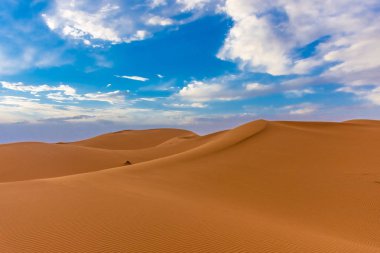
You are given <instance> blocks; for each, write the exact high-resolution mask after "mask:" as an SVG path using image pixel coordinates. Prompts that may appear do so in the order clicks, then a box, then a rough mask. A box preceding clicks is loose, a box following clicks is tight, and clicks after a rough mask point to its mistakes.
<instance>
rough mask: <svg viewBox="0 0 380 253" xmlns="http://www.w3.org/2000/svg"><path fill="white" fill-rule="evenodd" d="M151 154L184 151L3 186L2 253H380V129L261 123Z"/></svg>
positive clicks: (362, 124)
mask: <svg viewBox="0 0 380 253" xmlns="http://www.w3.org/2000/svg"><path fill="white" fill-rule="evenodd" d="M141 137H143V136H141ZM136 140H137V139H136ZM102 142H103V144H102V145H103V146H102V147H107V148H108V151H110V150H109V149H113V148H112V145H111V144H110V145H108V144H107V143H106V139H104V140H103V141H102ZM137 142H138V140H137ZM14 145H17V144H14ZM24 145H28V144H24ZM118 145H119V144H118ZM128 145H132V144H128ZM63 146H66V145H63ZM68 146H69V147H70V148H71V147H72V146H75V145H68ZM148 146H149V145H148ZM148 146H146V145H145V144H144V147H145V148H144V149H140V150H134V151H133V152H139V151H142V152H147V151H146V150H149V152H151V153H154V150H155V149H157V152H162V151H159V150H160V149H162V148H166V149H171V150H172V151H173V152H172V153H171V154H172V155H171V156H168V154H169V153H168V154H167V155H162V156H158V155H157V157H160V158H158V159H154V158H151V159H146V160H145V162H140V163H136V164H134V165H131V166H124V167H117V168H109V169H103V170H100V171H95V172H90V173H82V174H75V175H70V176H63V177H57V178H45V179H35V180H27V181H19V182H5V183H1V184H0V210H1V215H0V252H302V253H305V252H380V201H379V199H380V124H378V123H377V122H372V121H359V122H358V121H350V122H345V123H323V122H266V121H256V122H252V123H249V124H246V125H243V126H241V127H238V128H236V129H233V130H230V131H226V132H221V133H218V134H215V135H210V136H206V137H197V136H194V135H192V136H190V135H187V137H183V136H182V137H178V135H177V136H173V137H171V138H169V139H167V140H165V141H161V144H159V143H154V144H153V145H150V146H149V148H148ZM77 147H78V146H77ZM128 147H132V146H128ZM135 147H141V146H138V144H137V145H136V146H135ZM177 147H182V148H178V152H179V153H178V154H174V150H176V149H177ZM81 148H83V147H81ZM86 148H88V147H86ZM90 149H91V150H100V151H99V152H104V151H105V150H106V149H99V148H97V149H94V148H90ZM116 149H119V146H118V147H117V148H116ZM127 151H128V150H124V151H121V152H127ZM78 152H79V153H81V152H82V151H78ZM112 152H114V151H112ZM118 152H119V151H118ZM128 152H132V151H131V150H129V151H128ZM0 153H1V152H0ZM83 153H84V151H83ZM112 154H113V153H112ZM113 155H114V154H113ZM83 156H84V155H83ZM99 156H100V154H99ZM8 163H11V161H8ZM95 163H96V161H94V164H93V166H95ZM3 165H7V164H5V163H4V162H3ZM30 167H31V168H33V163H32V162H31V163H30ZM3 181H4V180H3Z"/></svg>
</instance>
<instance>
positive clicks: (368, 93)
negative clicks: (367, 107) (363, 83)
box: [336, 86, 380, 106]
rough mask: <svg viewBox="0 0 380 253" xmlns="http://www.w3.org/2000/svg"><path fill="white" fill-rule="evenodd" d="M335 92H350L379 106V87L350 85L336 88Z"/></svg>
mask: <svg viewBox="0 0 380 253" xmlns="http://www.w3.org/2000/svg"><path fill="white" fill-rule="evenodd" d="M336 91H337V92H345V93H351V94H354V95H355V96H357V97H358V98H360V99H362V100H366V101H368V102H370V103H372V104H374V105H378V106H380V87H371V88H369V87H360V86H358V87H350V86H345V87H341V88H339V89H337V90H336Z"/></svg>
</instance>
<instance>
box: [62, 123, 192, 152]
mask: <svg viewBox="0 0 380 253" xmlns="http://www.w3.org/2000/svg"><path fill="white" fill-rule="evenodd" d="M179 136H196V134H195V133H193V132H191V131H187V130H182V129H171V128H162V129H149V130H125V131H119V132H114V133H109V134H103V135H99V136H96V137H94V138H90V139H87V140H82V141H77V142H71V143H69V144H71V145H78V146H85V147H93V148H101V149H111V150H117V149H119V150H132V149H143V148H149V147H154V146H156V145H158V144H160V143H163V142H165V141H167V140H169V139H171V138H175V137H179Z"/></svg>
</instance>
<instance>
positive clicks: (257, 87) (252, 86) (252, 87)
mask: <svg viewBox="0 0 380 253" xmlns="http://www.w3.org/2000/svg"><path fill="white" fill-rule="evenodd" d="M245 89H246V90H247V91H269V90H272V89H273V87H272V86H270V85H264V84H261V83H248V84H246V85H245Z"/></svg>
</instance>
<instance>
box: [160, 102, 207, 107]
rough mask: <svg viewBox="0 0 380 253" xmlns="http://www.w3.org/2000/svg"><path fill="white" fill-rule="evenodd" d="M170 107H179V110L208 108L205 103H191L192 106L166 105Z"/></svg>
mask: <svg viewBox="0 0 380 253" xmlns="http://www.w3.org/2000/svg"><path fill="white" fill-rule="evenodd" d="M166 106H168V107H177V108H206V107H207V105H206V104H203V103H191V104H177V103H173V104H166Z"/></svg>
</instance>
